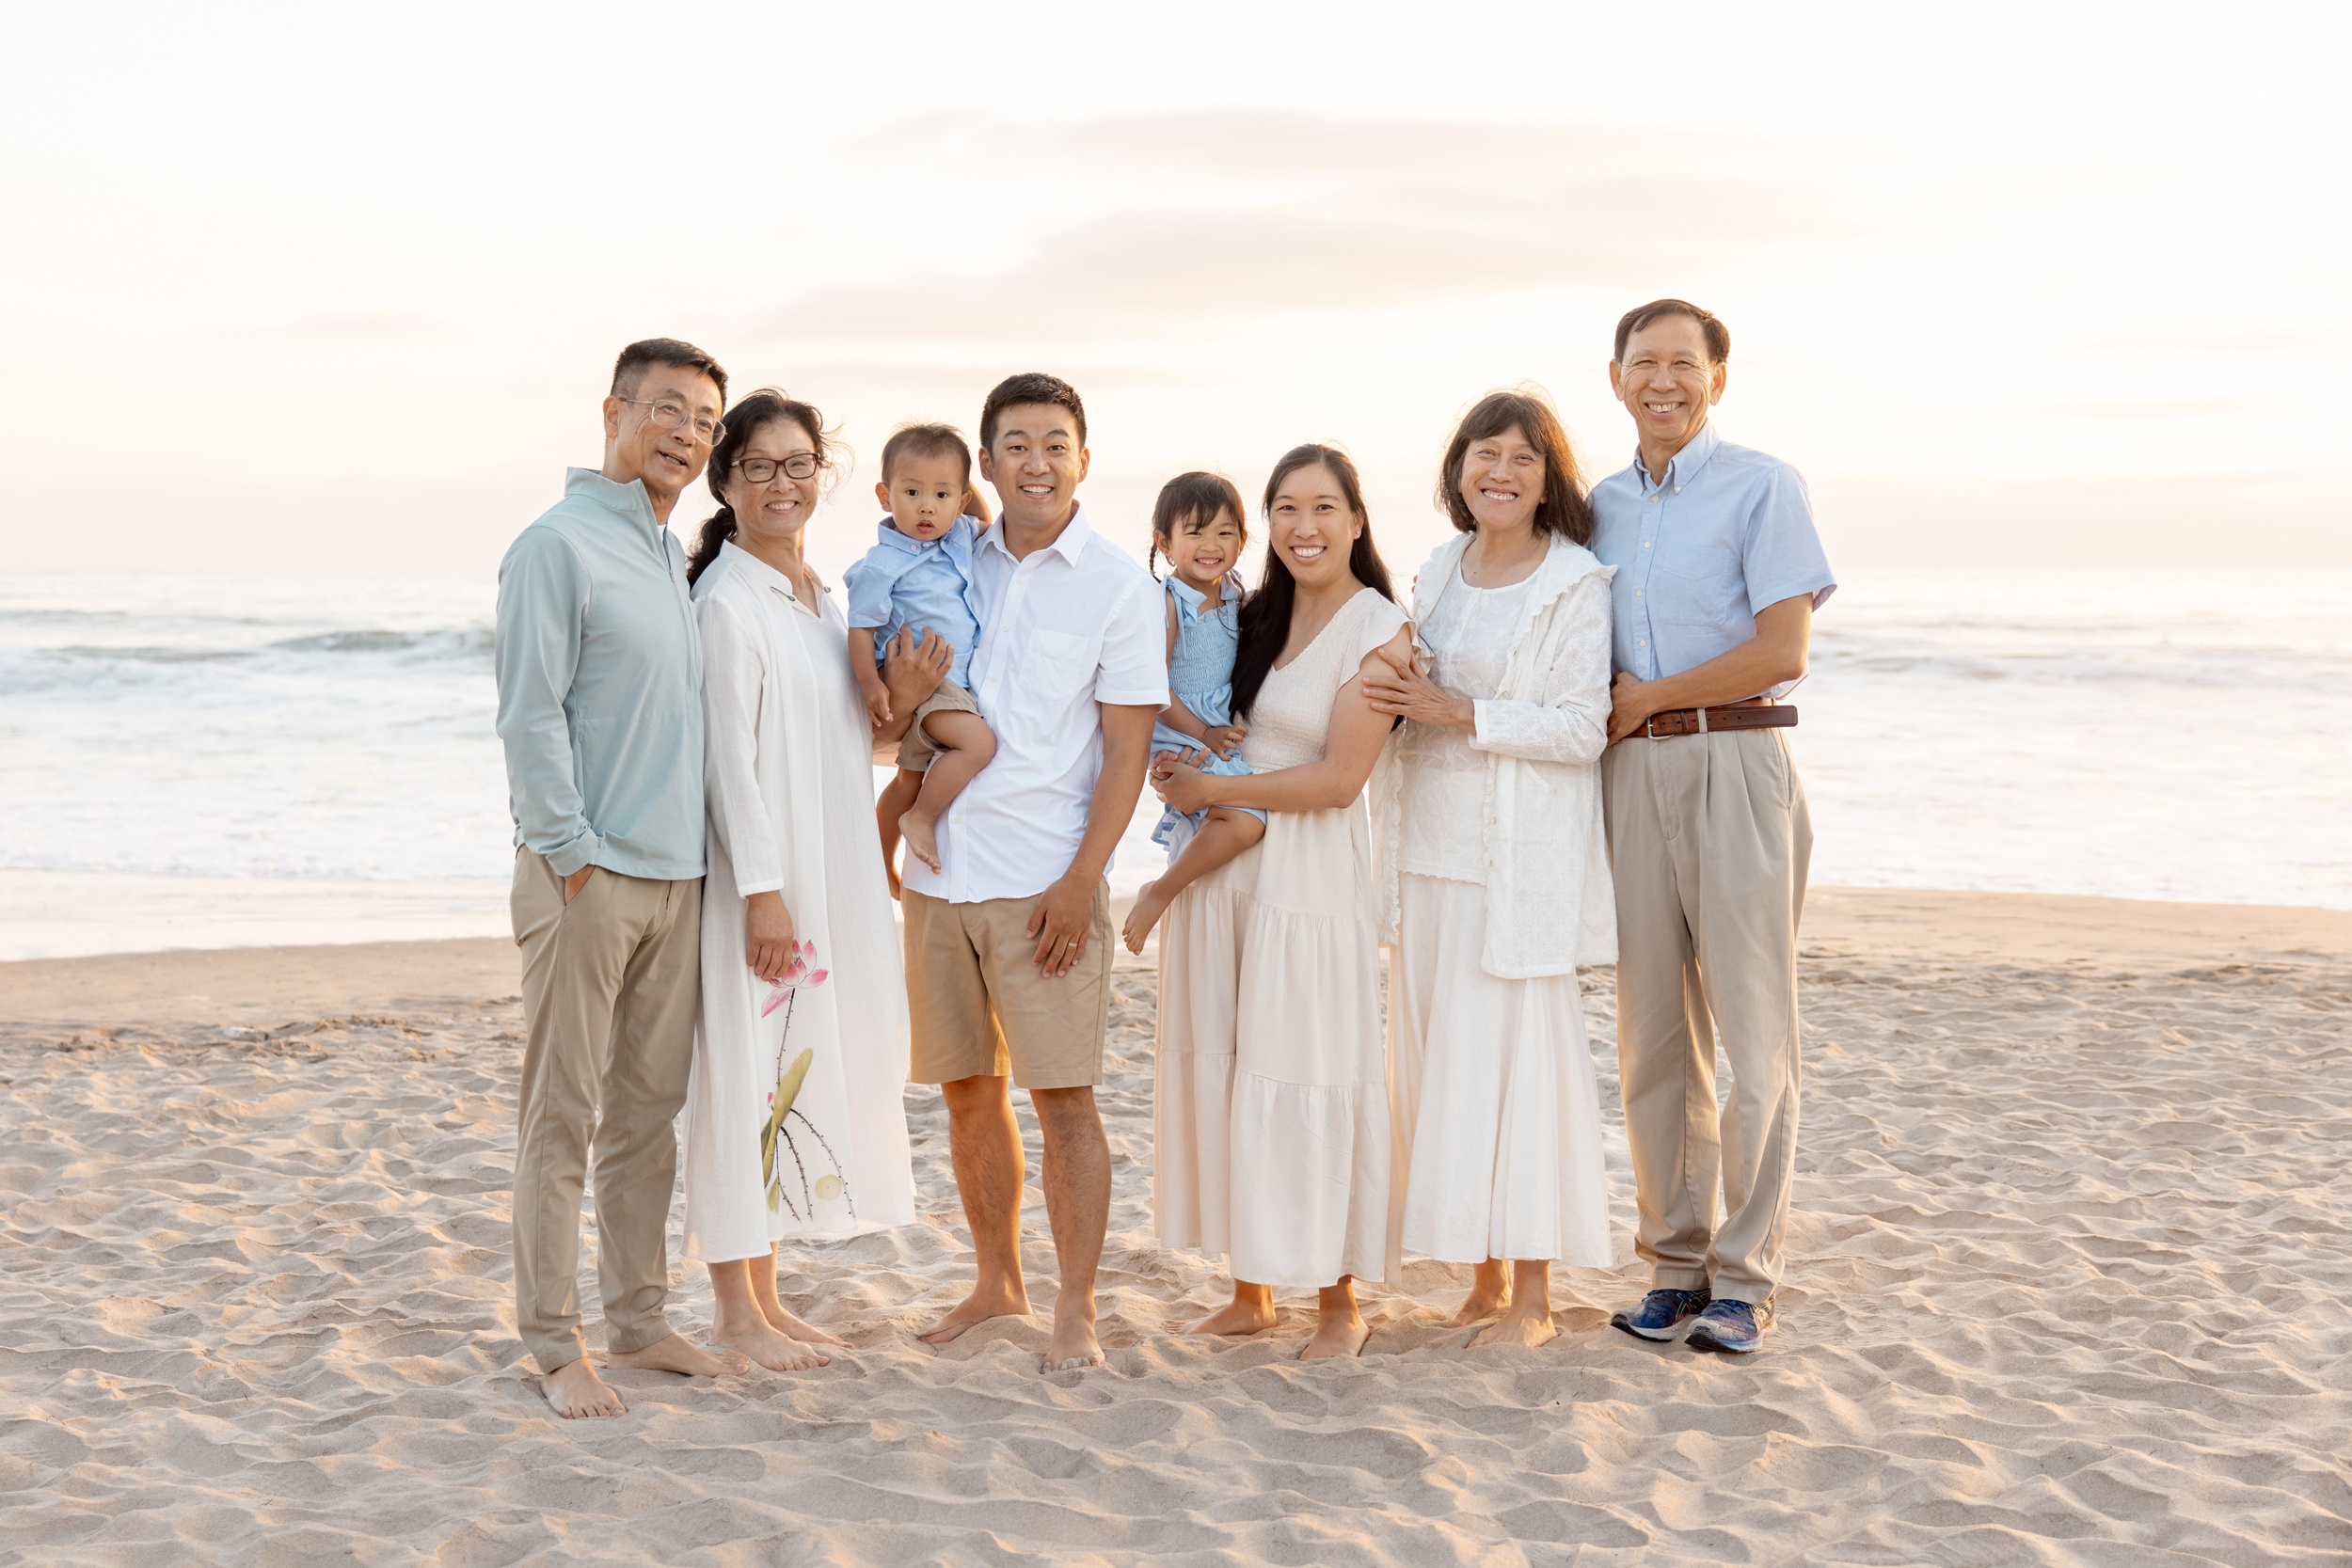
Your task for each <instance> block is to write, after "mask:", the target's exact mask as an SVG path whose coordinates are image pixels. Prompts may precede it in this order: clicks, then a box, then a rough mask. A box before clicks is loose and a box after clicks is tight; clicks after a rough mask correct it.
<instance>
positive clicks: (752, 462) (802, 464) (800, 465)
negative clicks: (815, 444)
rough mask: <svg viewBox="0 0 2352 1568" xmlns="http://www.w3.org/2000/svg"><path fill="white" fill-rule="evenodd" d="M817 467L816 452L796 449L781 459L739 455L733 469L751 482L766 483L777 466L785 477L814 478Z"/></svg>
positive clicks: (774, 472)
mask: <svg viewBox="0 0 2352 1568" xmlns="http://www.w3.org/2000/svg"><path fill="white" fill-rule="evenodd" d="M778 468H782V469H783V470H784V472H785V477H786V478H787V479H815V478H816V477H817V469H818V462H817V454H816V453H815V452H813V451H796V452H794V453H793V454H792V455H791V456H789V457H787V458H784V459H782V460H778V459H776V458H773V457H739V458H737V459H736V460H735V471H736V472H737V473H739V474H741V475H742V476H743V478H744V479H745V480H746V481H748V482H749V483H753V484H765V483H768V482H769V481H770V480H771V479H773V478H775V477H776V470H777V469H778Z"/></svg>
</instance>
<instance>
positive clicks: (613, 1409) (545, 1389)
mask: <svg viewBox="0 0 2352 1568" xmlns="http://www.w3.org/2000/svg"><path fill="white" fill-rule="evenodd" d="M539 1392H541V1393H542V1394H545V1395H546V1396H547V1398H548V1404H549V1405H551V1406H553V1407H554V1409H555V1413H556V1414H557V1415H558V1416H561V1417H563V1418H564V1419H565V1420H567V1421H571V1420H578V1419H579V1418H581V1417H583V1416H626V1415H628V1405H625V1404H623V1403H622V1402H621V1396H620V1395H618V1394H616V1393H614V1392H613V1391H612V1388H611V1386H608V1385H607V1384H606V1383H605V1381H604V1379H602V1378H600V1377H598V1376H597V1375H596V1368H594V1367H591V1366H590V1365H588V1358H587V1357H586V1356H584V1355H583V1356H581V1357H580V1359H579V1360H577V1361H566V1362H565V1363H564V1365H562V1366H561V1367H558V1368H556V1369H555V1370H553V1371H551V1372H549V1373H548V1374H547V1375H546V1376H545V1377H542V1378H541V1379H540V1380H539Z"/></svg>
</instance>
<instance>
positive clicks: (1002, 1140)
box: [920, 1075, 1029, 1345]
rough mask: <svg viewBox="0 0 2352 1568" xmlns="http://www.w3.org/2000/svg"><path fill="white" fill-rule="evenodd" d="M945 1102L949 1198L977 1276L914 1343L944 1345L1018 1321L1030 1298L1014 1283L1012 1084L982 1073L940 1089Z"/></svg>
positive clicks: (1017, 1163)
mask: <svg viewBox="0 0 2352 1568" xmlns="http://www.w3.org/2000/svg"><path fill="white" fill-rule="evenodd" d="M939 1091H940V1093H941V1094H942V1095H943V1096H945V1097H946V1101H947V1147H948V1149H949V1151H950V1152H951V1153H952V1154H953V1155H954V1157H955V1166H956V1192H957V1195H958V1196H960V1197H961V1198H962V1200H963V1222H964V1224H965V1225H967V1226H969V1227H971V1230H972V1250H973V1251H974V1252H975V1253H977V1255H978V1258H979V1265H980V1276H979V1278H978V1279H977V1280H976V1281H975V1282H974V1283H973V1286H972V1293H971V1294H970V1295H968V1296H966V1297H964V1298H963V1300H961V1301H960V1302H958V1303H957V1304H956V1305H955V1306H954V1307H950V1308H949V1309H948V1311H947V1315H946V1317H944V1318H942V1319H940V1320H939V1322H937V1323H933V1324H931V1326H930V1327H929V1328H927V1329H925V1330H924V1331H923V1332H922V1334H921V1336H920V1338H922V1339H924V1340H925V1341H926V1342H928V1343H930V1344H934V1345H944V1344H946V1342H947V1341H948V1340H950V1339H953V1338H956V1337H957V1336H959V1335H961V1334H962V1333H963V1331H964V1330H966V1329H968V1328H970V1327H971V1326H972V1325H973V1324H974V1323H986V1322H987V1321H988V1320H989V1319H991V1318H1025V1317H1027V1316H1028V1314H1029V1292H1028V1290H1027V1288H1026V1287H1025V1285H1023V1284H1022V1281H1021V1183H1022V1182H1023V1180H1025V1179H1026V1177H1027V1175H1028V1164H1027V1162H1026V1161H1025V1159H1024V1158H1023V1157H1022V1153H1021V1127H1020V1124H1019V1123H1018V1122H1016V1121H1014V1120H1013V1117H1012V1084H1011V1081H1010V1080H1009V1079H1005V1078H998V1077H993V1076H988V1075H980V1076H975V1077H971V1078H959V1079H957V1080H956V1081H955V1082H954V1083H952V1084H942V1085H940V1086H939Z"/></svg>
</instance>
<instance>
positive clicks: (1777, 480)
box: [1593, 423, 1837, 697]
mask: <svg viewBox="0 0 2352 1568" xmlns="http://www.w3.org/2000/svg"><path fill="white" fill-rule="evenodd" d="M1593 514H1594V519H1595V520H1594V527H1593V553H1594V554H1595V555H1597V556H1598V557H1599V558H1600V561H1601V564H1603V565H1604V566H1614V567H1615V568H1616V569H1617V576H1616V578H1615V580H1614V581H1613V582H1612V583H1611V585H1610V593H1611V604H1612V608H1613V610H1614V611H1615V625H1614V627H1613V637H1614V642H1615V648H1614V662H1615V665H1616V667H1617V668H1618V669H1620V670H1624V671H1628V672H1629V673H1631V674H1632V675H1633V676H1634V677H1635V678H1637V679H1640V680H1645V681H1654V680H1661V679H1663V678H1664V677H1666V676H1668V675H1678V674H1680V673H1682V672H1684V671H1685V670H1690V669H1694V668H1696V667H1697V666H1699V665H1702V664H1705V663H1706V662H1707V661H1708V659H1710V658H1716V657H1721V656H1722V655H1724V654H1727V653H1729V652H1730V651H1731V650H1732V649H1734V648H1736V647H1738V646H1739V645H1740V643H1742V642H1745V641H1749V640H1750V639H1752V638H1754V637H1755V636H1756V611H1757V610H1762V609H1763V608H1764V607H1765V606H1767V605H1775V604H1778V603H1780V601H1781V600H1783V599H1793V598H1795V597H1796V596H1797V595H1798V594H1812V595H1813V608H1814V609H1816V610H1819V609H1820V608H1821V606H1822V605H1824V604H1826V603H1827V602H1828V601H1829V596H1830V594H1833V593H1835V592H1836V588H1837V579H1836V578H1834V577H1832V576H1831V575H1830V569H1829V557H1828V555H1827V554H1826V553H1824V552H1823V550H1822V549H1821V536H1820V534H1819V533H1818V532H1816V531H1815V530H1814V527H1813V503H1812V500H1811V499H1810V498H1809V497H1807V496H1806V494H1805V489H1804V478H1803V477H1802V476H1801V475H1799V474H1798V472H1797V470H1796V469H1794V468H1792V467H1789V466H1788V464H1786V463H1783V462H1782V461H1781V460H1780V459H1779V458H1777V457H1767V456H1766V455H1765V454H1764V453H1762V452H1760V451H1752V450H1750V449H1749V448H1746V447H1735V446H1733V445H1732V444H1731V443H1730V442H1728V441H1726V440H1724V438H1723V437H1722V436H1718V435H1716V434H1715V427H1714V425H1713V424H1711V423H1709V424H1705V425H1701V426H1700V427H1699V433H1698V434H1697V435H1696V436H1692V437H1691V440H1690V443H1689V444H1688V445H1687V446H1685V447H1684V448H1683V449H1682V450H1681V451H1678V452H1677V453H1675V455H1674V460H1673V461H1672V462H1670V463H1668V464H1667V465H1666V479H1665V483H1662V484H1653V483H1650V477H1649V470H1648V469H1647V468H1645V467H1643V466H1642V456H1641V453H1640V452H1639V451H1636V452H1635V453H1634V455H1633V466H1632V467H1629V468H1625V469H1621V470H1619V471H1618V472H1616V473H1613V474H1611V475H1610V476H1609V477H1608V478H1607V479H1604V480H1602V481H1601V482H1600V483H1598V484H1596V485H1595V486H1593ZM1795 684H1796V683H1795V682H1793V681H1791V682H1789V683H1788V684H1787V685H1784V686H1779V687H1775V688H1774V689H1772V692H1771V693H1770V695H1772V696H1775V697H1777V696H1781V695H1783V694H1784V693H1786V692H1787V691H1788V689H1790V688H1791V687H1793V686H1794V685H1795ZM1759 695H1762V693H1759Z"/></svg>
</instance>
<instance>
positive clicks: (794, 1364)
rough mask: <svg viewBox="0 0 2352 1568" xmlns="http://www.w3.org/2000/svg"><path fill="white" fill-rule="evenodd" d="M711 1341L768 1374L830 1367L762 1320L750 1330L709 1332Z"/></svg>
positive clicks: (818, 1356) (826, 1359) (788, 1336)
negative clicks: (747, 1357) (768, 1371)
mask: <svg viewBox="0 0 2352 1568" xmlns="http://www.w3.org/2000/svg"><path fill="white" fill-rule="evenodd" d="M710 1342H711V1343H712V1344H714V1345H717V1346H719V1347H720V1348H721V1349H723V1350H730V1351H734V1352H736V1353H738V1354H741V1355H746V1356H749V1357H750V1358H751V1359H752V1360H754V1361H755V1362H757V1363H758V1364H759V1365H761V1366H763V1367H765V1368H767V1369H768V1370H770V1371H771V1372H805V1371H808V1370H811V1369H812V1368H816V1367H823V1366H828V1365H830V1364H831V1363H830V1361H829V1359H828V1358H827V1357H826V1356H823V1355H820V1354H818V1353H817V1351H815V1350H814V1349H812V1348H811V1347H809V1346H807V1345H803V1343H801V1341H799V1340H798V1339H795V1338H792V1336H791V1335H789V1334H787V1333H786V1332H785V1331H784V1330H782V1329H780V1328H778V1327H776V1326H775V1325H774V1324H772V1323H769V1322H768V1321H767V1320H765V1319H762V1320H761V1321H759V1322H758V1323H754V1324H752V1325H751V1326H750V1327H749V1328H740V1329H729V1330H727V1331H725V1332H720V1331H719V1330H716V1329H714V1330H712V1331H711V1335H710Z"/></svg>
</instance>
